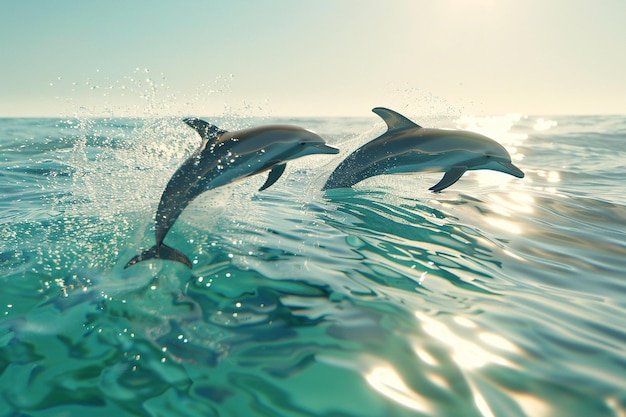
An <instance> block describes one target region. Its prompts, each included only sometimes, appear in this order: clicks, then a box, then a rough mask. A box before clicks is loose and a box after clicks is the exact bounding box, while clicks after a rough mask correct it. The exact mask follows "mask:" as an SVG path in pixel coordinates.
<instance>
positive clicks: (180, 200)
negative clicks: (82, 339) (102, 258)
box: [124, 118, 339, 268]
mask: <svg viewBox="0 0 626 417" xmlns="http://www.w3.org/2000/svg"><path fill="white" fill-rule="evenodd" d="M183 121H184V122H185V123H187V124H188V125H189V126H191V127H192V128H193V129H195V130H196V131H197V132H198V134H199V135H200V136H201V137H202V145H201V146H200V148H199V149H198V150H197V151H195V152H194V154H193V155H191V157H189V159H187V160H186V161H185V162H184V163H183V164H182V165H181V166H180V168H178V170H177V171H176V172H175V173H174V175H173V176H172V178H171V179H170V181H169V182H168V183H167V186H166V187H165V190H164V191H163V195H162V196H161V201H160V202H159V208H158V209H157V212H156V215H155V226H156V227H155V237H156V245H154V246H153V247H151V248H150V249H147V250H144V251H143V252H142V253H141V254H139V255H137V256H135V257H134V258H132V259H131V260H130V261H128V263H127V264H126V266H125V267H124V268H128V267H129V266H131V265H134V264H136V263H137V262H141V261H145V260H147V259H154V258H156V259H167V260H172V261H178V262H182V263H184V264H185V265H187V266H188V267H189V268H191V261H190V260H189V258H187V256H185V254H183V253H182V252H180V251H178V250H176V249H174V248H171V247H169V246H167V245H165V244H164V243H163V239H165V236H166V235H167V233H168V232H169V230H170V229H171V228H172V226H173V225H174V222H175V221H176V219H178V216H179V215H180V213H181V212H182V211H183V210H184V209H185V207H187V206H188V205H189V203H191V202H192V201H193V199H194V198H196V197H198V196H199V195H200V194H202V193H203V192H205V191H207V190H211V189H213V188H216V187H220V186H222V185H226V184H229V183H232V182H234V181H237V180H240V179H243V178H246V177H250V176H252V175H255V174H259V173H261V172H264V171H267V170H269V171H270V172H269V176H268V178H267V180H266V181H265V183H264V184H263V186H262V187H261V188H260V189H259V191H262V190H265V189H266V188H268V187H269V186H271V185H272V184H274V183H275V182H276V181H277V180H278V179H279V178H280V176H281V175H282V174H283V172H284V171H285V166H286V162H287V161H289V160H291V159H296V158H299V157H301V156H305V155H312V154H336V153H339V150H338V149H336V148H333V147H330V146H328V145H326V143H325V141H324V139H322V138H321V137H320V136H318V135H317V134H316V133H314V132H312V131H310V130H306V129H303V128H301V127H297V126H289V125H267V126H261V127H254V128H250V129H243V130H238V131H234V132H227V131H225V130H221V129H219V128H218V127H216V126H214V125H212V124H210V123H207V122H205V121H204V120H200V119H196V118H190V119H184V120H183Z"/></svg>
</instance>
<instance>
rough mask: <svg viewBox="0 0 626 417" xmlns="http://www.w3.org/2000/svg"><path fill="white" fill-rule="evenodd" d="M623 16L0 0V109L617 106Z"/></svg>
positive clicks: (623, 108)
mask: <svg viewBox="0 0 626 417" xmlns="http://www.w3.org/2000/svg"><path fill="white" fill-rule="evenodd" d="M625 19H626V1H625V0H597V1H592V0H437V1H435V0H315V1H295V0H264V1H252V0H246V1H244V0H228V1H216V0H196V1H176V2H174V1H165V0H164V1H156V0H132V1H130V0H106V1H104V0H91V1H85V0H58V1H49V0H32V1H21V0H1V1H0V117H2V116H53V117H57V116H71V115H73V114H75V113H77V112H81V111H82V112H87V113H91V114H97V113H105V114H106V112H110V113H111V114H113V115H115V116H133V115H137V114H132V113H139V115H141V114H142V113H145V114H151V113H159V114H173V115H179V114H184V115H221V114H227V113H229V112H233V113H240V114H245V115H261V116H305V115H309V116H310V115H320V116H329V115H336V116H342V115H347V116H365V117H367V116H369V115H370V109H371V108H372V107H375V106H387V107H392V108H396V109H398V110H402V109H407V108H410V109H412V114H416V113H419V112H430V113H433V112H439V113H446V112H457V113H458V112H462V113H471V114H503V113H511V112H521V113H526V114H609V113H613V114H615V113H618V114H626V24H625V22H626V20H625ZM409 114H411V113H409Z"/></svg>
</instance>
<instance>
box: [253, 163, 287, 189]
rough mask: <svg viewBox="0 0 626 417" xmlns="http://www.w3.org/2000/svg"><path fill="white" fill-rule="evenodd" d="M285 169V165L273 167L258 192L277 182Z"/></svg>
mask: <svg viewBox="0 0 626 417" xmlns="http://www.w3.org/2000/svg"><path fill="white" fill-rule="evenodd" d="M286 167H287V164H278V165H274V167H273V168H272V169H271V170H270V174H269V175H268V177H267V180H266V181H265V184H263V185H262V186H261V188H259V191H263V190H265V189H266V188H268V187H270V186H271V185H272V184H274V183H275V182H276V181H278V179H279V178H280V176H281V175H283V172H285V168H286Z"/></svg>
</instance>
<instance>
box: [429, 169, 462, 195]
mask: <svg viewBox="0 0 626 417" xmlns="http://www.w3.org/2000/svg"><path fill="white" fill-rule="evenodd" d="M465 171H467V167H460V166H455V167H452V169H450V171H447V172H446V173H445V174H444V176H443V178H442V179H441V181H439V182H438V183H437V184H435V185H433V186H432V187H430V188H429V190H430V191H432V192H434V193H438V192H439V191H441V190H444V189H446V188H448V187H449V186H451V185H452V184H454V183H455V182H457V181H458V180H459V178H461V176H462V175H463V174H465Z"/></svg>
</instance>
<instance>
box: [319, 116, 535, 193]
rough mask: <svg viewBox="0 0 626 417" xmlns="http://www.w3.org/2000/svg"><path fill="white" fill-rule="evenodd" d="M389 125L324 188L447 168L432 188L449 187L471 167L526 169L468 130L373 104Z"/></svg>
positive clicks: (514, 172)
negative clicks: (434, 125)
mask: <svg viewBox="0 0 626 417" xmlns="http://www.w3.org/2000/svg"><path fill="white" fill-rule="evenodd" d="M372 111H373V112H374V113H376V114H377V115H379V116H380V117H381V118H382V119H383V120H384V121H385V123H386V124H387V128H388V129H387V131H386V132H385V133H384V134H382V135H381V136H379V137H377V138H376V139H374V140H372V141H371V142H369V143H366V144H365V145H363V146H361V147H360V148H358V149H357V150H356V151H354V152H353V153H352V154H350V155H349V156H348V157H347V158H345V159H344V160H343V161H342V162H341V163H340V164H339V166H337V168H335V170H334V171H333V173H332V174H331V175H330V177H329V178H328V180H327V181H326V184H324V187H323V188H322V190H328V189H332V188H347V187H351V186H353V185H354V184H356V183H358V182H360V181H363V180H364V179H366V178H369V177H373V176H376V175H382V174H405V173H409V172H441V171H443V172H445V174H444V176H443V178H442V179H441V180H440V181H439V182H438V183H437V184H435V185H434V186H432V187H430V188H429V190H431V191H434V192H439V191H441V190H443V189H445V188H448V187H449V186H451V185H452V184H454V183H455V182H457V181H458V180H459V178H461V176H462V175H463V174H464V173H465V172H466V171H469V170H477V169H490V170H494V171H500V172H504V173H507V174H510V175H513V176H515V177H518V178H523V177H524V173H523V172H522V171H521V170H520V169H519V168H518V167H516V166H515V165H513V164H512V163H511V156H510V155H509V153H508V152H507V151H506V149H504V147H503V146H502V145H500V144H499V143H497V142H496V141H494V140H492V139H489V138H488V137H486V136H483V135H480V134H478V133H474V132H468V131H465V130H452V129H431V128H425V127H421V126H419V125H418V124H416V123H414V122H412V121H411V120H409V119H407V118H406V117H404V116H403V115H401V114H399V113H397V112H395V111H393V110H390V109H386V108H384V107H376V108H374V109H372Z"/></svg>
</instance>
